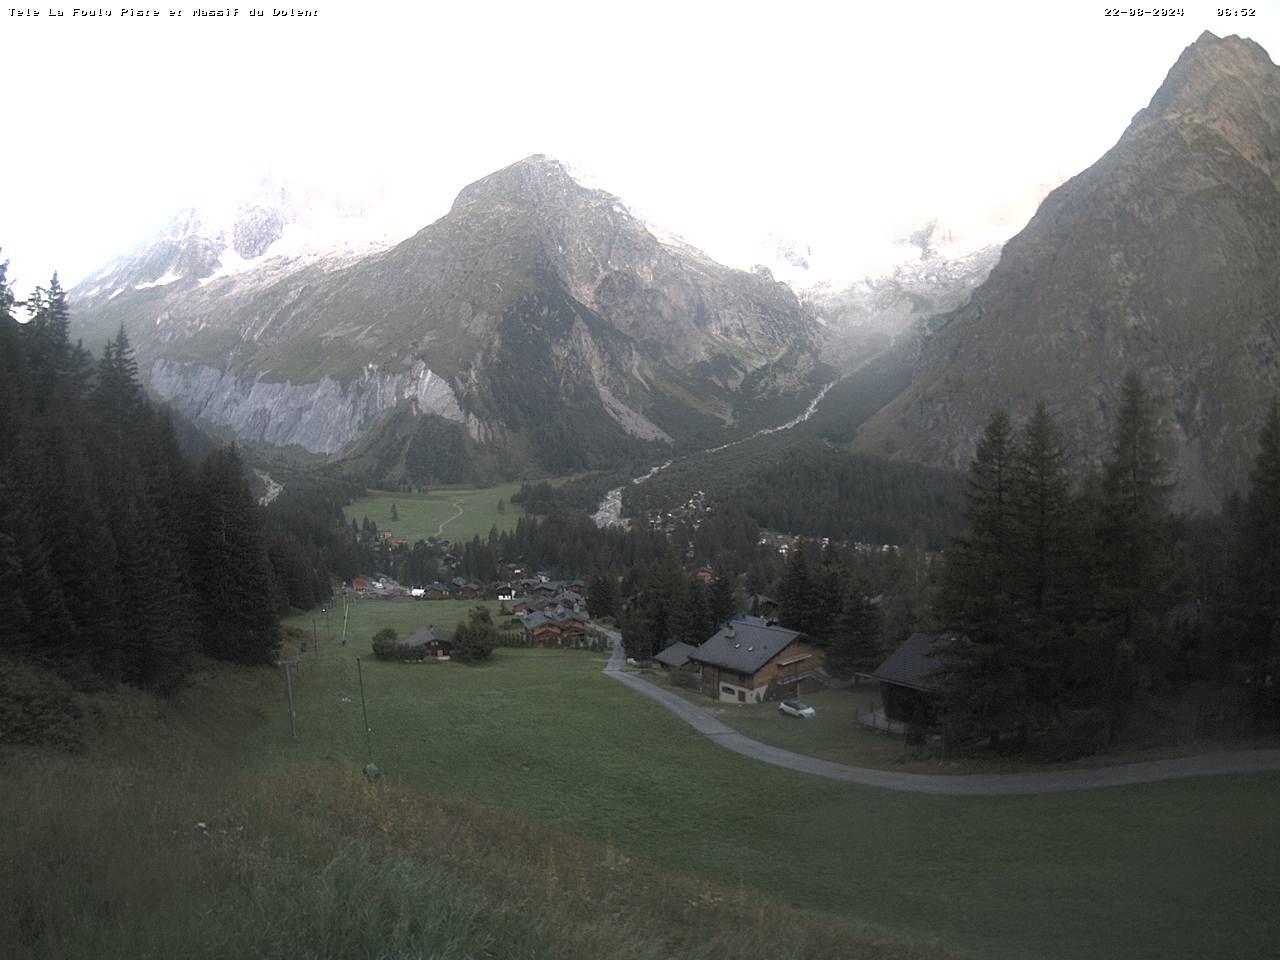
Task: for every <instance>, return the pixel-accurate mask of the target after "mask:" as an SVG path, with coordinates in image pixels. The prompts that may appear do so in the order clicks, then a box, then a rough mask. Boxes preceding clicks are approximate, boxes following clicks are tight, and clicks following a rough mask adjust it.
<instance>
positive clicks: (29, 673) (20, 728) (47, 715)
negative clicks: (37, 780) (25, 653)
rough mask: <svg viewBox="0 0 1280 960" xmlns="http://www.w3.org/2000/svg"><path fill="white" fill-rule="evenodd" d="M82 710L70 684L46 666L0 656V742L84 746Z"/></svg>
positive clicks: (76, 748) (63, 746) (68, 748)
mask: <svg viewBox="0 0 1280 960" xmlns="http://www.w3.org/2000/svg"><path fill="white" fill-rule="evenodd" d="M84 738H85V728H84V714H83V713H82V712H81V710H80V706H79V704H77V703H76V699H75V692H74V691H73V690H72V689H71V685H70V684H69V683H67V682H66V681H65V680H63V679H62V678H61V677H59V676H57V675H56V674H54V673H51V672H50V671H48V670H42V669H40V668H39V667H35V666H32V665H30V664H27V663H23V662H22V661H19V660H9V659H0V743H11V744H17V743H22V744H29V745H32V746H53V747H60V748H61V749H63V750H70V751H78V750H80V749H81V748H82V747H83V746H84Z"/></svg>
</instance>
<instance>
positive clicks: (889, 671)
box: [871, 633, 956, 690]
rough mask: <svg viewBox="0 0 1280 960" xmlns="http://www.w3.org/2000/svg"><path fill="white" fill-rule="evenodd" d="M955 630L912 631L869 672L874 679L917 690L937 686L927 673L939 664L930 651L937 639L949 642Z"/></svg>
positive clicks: (938, 666) (935, 681)
mask: <svg viewBox="0 0 1280 960" xmlns="http://www.w3.org/2000/svg"><path fill="white" fill-rule="evenodd" d="M955 636H956V635H955V634H954V633H913V634H912V635H911V636H909V637H907V639H906V641H905V642H904V643H903V644H902V646H900V647H899V648H898V649H897V650H895V651H893V653H891V654H890V655H889V656H888V658H887V659H886V660H885V661H884V663H882V664H880V666H878V667H876V670H875V672H874V673H873V674H871V676H872V678H873V679H875V680H880V681H882V682H884V683H893V684H897V685H898V686H900V687H912V688H914V689H916V690H936V689H938V681H937V680H936V679H935V678H933V677H932V676H930V675H931V674H933V673H936V672H937V671H938V669H939V668H940V667H941V666H942V664H941V662H940V661H939V660H938V658H937V657H935V656H934V655H933V652H932V650H933V645H934V644H935V643H936V642H939V641H944V642H949V641H951V640H953V639H954V638H955Z"/></svg>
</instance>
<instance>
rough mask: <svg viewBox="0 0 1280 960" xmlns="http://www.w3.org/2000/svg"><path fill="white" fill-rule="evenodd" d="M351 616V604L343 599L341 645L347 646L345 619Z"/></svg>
mask: <svg viewBox="0 0 1280 960" xmlns="http://www.w3.org/2000/svg"><path fill="white" fill-rule="evenodd" d="M350 616H351V604H350V603H348V602H347V600H346V599H345V598H344V599H343V601H342V645H343V646H344V647H345V646H346V645H347V619H348V618H349V617H350Z"/></svg>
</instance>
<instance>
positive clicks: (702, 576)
mask: <svg viewBox="0 0 1280 960" xmlns="http://www.w3.org/2000/svg"><path fill="white" fill-rule="evenodd" d="M693 575H694V576H695V577H696V578H697V579H698V581H699V582H700V583H710V582H711V581H712V580H714V579H715V578H716V572H715V571H714V570H712V569H711V568H710V567H699V568H698V569H697V570H696V571H694V574H693Z"/></svg>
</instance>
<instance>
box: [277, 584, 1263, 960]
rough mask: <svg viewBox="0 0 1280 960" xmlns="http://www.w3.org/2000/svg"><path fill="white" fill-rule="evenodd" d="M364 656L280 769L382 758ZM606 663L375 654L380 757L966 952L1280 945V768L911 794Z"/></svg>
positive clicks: (689, 868)
mask: <svg viewBox="0 0 1280 960" xmlns="http://www.w3.org/2000/svg"><path fill="white" fill-rule="evenodd" d="M404 606H405V605H403V604H382V603H374V602H369V603H366V604H364V605H362V607H361V616H362V618H363V619H362V620H361V628H360V629H361V632H362V634H367V633H369V632H371V631H372V630H373V629H376V626H378V625H380V624H383V623H399V622H401V621H398V620H396V618H398V617H401V616H402V613H401V611H402V610H403V609H404ZM460 606H461V607H463V608H465V606H466V605H460ZM439 620H443V617H441V618H439ZM439 620H438V621H437V622H439ZM362 650H367V642H366V641H364V640H360V641H359V642H353V644H352V645H349V646H348V648H347V649H346V650H342V649H340V648H336V647H329V648H328V649H326V650H324V651H322V655H321V657H320V658H319V659H318V660H317V661H314V662H308V663H305V664H303V665H302V667H301V668H300V669H299V671H298V673H297V676H296V678H295V686H294V693H295V698H296V699H297V702H298V711H299V717H298V725H299V730H300V733H301V739H300V741H299V742H298V743H296V744H293V743H290V742H289V741H288V739H287V732H286V731H287V726H286V723H285V715H284V712H283V691H282V690H277V691H276V693H275V697H276V699H277V701H278V703H277V708H278V709H277V710H276V711H275V712H274V713H273V714H272V715H271V716H270V720H269V722H266V723H264V727H263V732H262V736H261V738H259V740H258V741H257V742H256V743H255V744H254V746H253V754H254V756H255V757H256V758H257V759H258V760H259V761H266V762H269V763H270V764H272V765H273V766H278V765H284V764H316V763H328V764H331V765H332V766H333V767H334V769H335V770H339V769H341V770H349V769H351V768H353V767H354V766H356V765H358V764H359V763H361V762H362V754H363V750H364V744H363V741H362V738H361V730H360V719H359V710H360V707H359V699H358V697H359V694H358V688H357V685H356V673H355V669H354V664H353V663H352V662H351V657H352V655H353V654H354V653H356V652H361V651H362ZM602 666H603V658H602V657H600V656H593V655H589V654H582V653H575V652H556V651H528V650H518V651H517V650H499V651H498V652H497V654H496V655H495V658H494V660H493V662H492V663H490V664H487V665H483V666H479V667H467V666H463V665H460V664H453V663H445V664H437V663H429V664H422V665H402V664H387V663H381V662H377V661H371V660H366V661H365V687H366V692H367V695H368V705H369V722H370V726H371V727H372V730H373V733H372V740H373V750H374V755H375V758H376V760H377V762H378V763H379V764H380V765H381V766H382V767H383V769H384V770H385V771H386V775H387V778H388V780H389V781H390V782H392V783H395V784H399V785H402V786H406V787H408V788H410V789H411V790H414V791H422V792H425V793H429V794H430V795H433V796H437V797H442V798H446V799H450V800H456V801H462V802H465V803H468V804H481V805H485V806H489V807H493V808H496V809H499V810H502V811H505V812H506V813H508V814H510V815H513V816H515V817H518V818H521V819H524V820H528V821H531V822H534V823H538V824H542V825H545V826H547V827H550V828H552V829H554V830H557V831H563V832H564V833H567V834H571V835H574V836H579V837H583V838H585V839H587V840H588V841H592V842H596V843H600V844H609V845H610V846H611V847H615V848H617V849H618V850H619V851H621V852H623V853H624V854H626V855H628V856H632V857H636V858H640V859H643V860H644V861H647V862H650V863H653V864H656V865H658V866H660V867H662V868H666V869H671V870H675V871H678V872H680V873H681V874H687V875H692V876H694V877H702V878H705V879H707V880H708V881H713V882H717V883H729V884H731V885H734V886H742V887H745V888H746V889H748V890H755V891H758V893H759V895H761V896H767V897H769V898H774V899H780V900H781V901H783V902H786V903H791V904H795V905H802V906H806V907H812V908H814V909H817V910H819V911H822V912H826V913H829V914H831V915H833V916H838V917H841V918H845V919H847V920H850V921H853V922H854V923H856V924H857V925H859V926H862V927H866V928H870V929H873V930H880V931H883V933H884V934H885V935H886V936H887V937H890V938H892V939H895V940H897V939H903V940H907V941H913V942H926V943H936V944H939V945H941V946H943V947H945V948H946V949H948V950H954V951H956V952H958V953H961V954H963V955H967V956H973V957H1008V958H1015V957H1016V958H1028V957H1035V958H1064V960H1065V958H1077V957H1098V958H1103V957H1126V958H1152V960H1154V958H1161V960H1164V958H1169V957H1211V956H1212V957H1219V956H1220V957H1233V958H1248V957H1259V958H1261V957H1270V956H1274V951H1273V948H1274V944H1275V943H1277V942H1280V917H1278V916H1277V913H1276V911H1275V910H1274V909H1273V905H1274V902H1275V899H1276V897H1277V896H1278V895H1280V857H1277V856H1276V855H1275V851H1276V849H1277V846H1278V845H1280V818H1277V817H1276V816H1275V811H1276V809H1277V808H1278V805H1280V775H1265V776H1253V777H1225V778H1215V779H1205V780H1192V781H1180V782H1172V783H1167V784H1153V785H1149V786H1142V787H1129V788H1117V789H1109V790H1102V791H1095V792H1090V793H1081V794H1061V795H1053V796H1045V797H1011V798H994V799H993V798H939V797H926V796H915V795H907V794H898V793H891V792H887V791H881V790H875V789H871V788H866V787H859V786H856V785H849V784H841V783H833V782H829V781H824V780H820V779H816V778H812V777H808V776H805V775H801V774H797V773H792V772H789V771H784V770H779V769H775V768H771V767H768V766H764V765H761V764H757V763H753V762H751V761H749V760H746V759H743V758H741V757H738V756H736V755H734V754H732V753H730V752H728V751H725V750H722V749H720V748H718V747H716V746H715V745H714V744H712V743H710V742H709V741H707V740H706V739H704V738H702V737H700V736H698V735H696V734H694V733H693V732H692V731H691V730H690V729H689V728H688V727H686V726H685V725H684V724H683V723H681V722H680V721H679V720H677V719H676V718H675V717H673V716H671V715H670V714H668V713H667V712H666V711H664V710H662V709H661V708H660V707H658V706H656V705H655V704H652V703H650V702H648V701H646V700H644V699H643V698H640V697H637V696H636V695H635V694H633V693H630V692H629V691H628V690H627V689H626V688H624V687H622V686H621V685H620V684H617V683H616V682H613V681H611V680H609V679H607V678H606V677H604V676H603V675H601V673H600V670H601V667H602ZM763 719H764V718H763V717H762V718H761V720H762V722H763ZM805 723H807V722H805ZM779 729H782V728H779ZM789 729H790V730H791V731H793V732H792V733H789V734H787V736H797V737H799V736H811V735H813V734H811V733H807V732H806V731H815V732H817V731H820V730H821V726H820V725H817V726H815V725H810V726H804V725H803V724H802V722H799V721H796V722H793V723H792V725H791V727H790V728H789Z"/></svg>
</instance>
